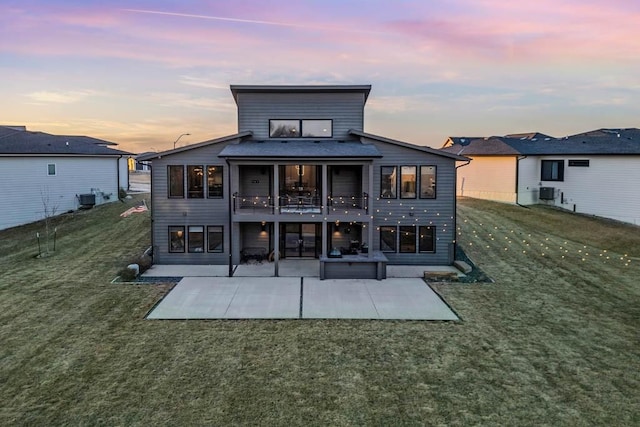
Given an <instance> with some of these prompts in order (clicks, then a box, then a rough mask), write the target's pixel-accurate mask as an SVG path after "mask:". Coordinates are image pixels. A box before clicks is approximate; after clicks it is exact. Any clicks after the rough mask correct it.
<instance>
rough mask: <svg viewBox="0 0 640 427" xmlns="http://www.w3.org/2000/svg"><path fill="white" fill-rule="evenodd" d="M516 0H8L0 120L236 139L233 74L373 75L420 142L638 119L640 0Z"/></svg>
mask: <svg viewBox="0 0 640 427" xmlns="http://www.w3.org/2000/svg"><path fill="white" fill-rule="evenodd" d="M511 3H513V4H511ZM520 3H521V2H504V1H502V0H473V1H471V0H449V1H445V0H435V1H429V2H424V1H363V0H356V1H328V0H324V1H299V2H291V1H286V2H285V1H279V0H275V1H269V2H263V1H248V0H245V1H140V0H131V1H106V2H105V1H100V2H98V1H56V0H50V1H43V0H40V1H34V0H20V1H14V0H8V1H6V0H5V1H3V2H2V4H1V5H0V79H2V81H3V102H2V104H1V105H0V124H22V125H27V127H28V129H30V130H42V131H46V132H51V133H58V134H86V135H90V136H94V137H98V138H104V139H107V140H110V141H114V142H117V143H119V144H120V148H122V149H125V150H130V151H134V152H142V151H147V150H150V149H155V150H164V149H168V148H170V147H171V146H172V144H173V141H174V140H175V139H176V138H177V137H178V135H180V134H182V133H187V132H188V133H191V135H190V136H189V137H183V138H182V139H181V142H180V143H181V144H182V143H183V142H184V143H194V142H199V141H203V140H207V139H211V138H214V137H219V136H222V135H226V134H231V133H234V132H235V131H236V110H235V104H234V102H233V98H232V97H231V94H230V92H229V85H230V84H371V85H373V89H372V92H371V96H370V98H369V102H368V104H367V108H366V115H365V130H366V131H368V132H371V133H377V134H381V135H384V136H387V137H391V138H396V139H401V140H404V141H407V142H412V143H415V144H420V145H429V146H433V147H437V146H440V145H441V144H442V143H443V142H444V139H445V138H446V137H447V136H449V135H457V136H463V135H464V136H485V135H496V134H506V133H515V132H527V131H540V132H544V133H548V134H551V135H554V136H562V135H566V134H571V133H576V132H580V131H586V130H591V129H596V128H600V127H636V126H638V117H639V114H638V113H639V112H640V107H638V102H637V99H638V98H639V95H640V29H639V26H638V25H637V23H638V22H640V2H630V1H626V0H609V1H602V0H597V1H596V0H583V1H578V0H565V1H562V2H558V1H557V0H538V1H536V2H522V3H527V4H520Z"/></svg>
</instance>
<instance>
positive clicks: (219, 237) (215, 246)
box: [207, 225, 224, 253]
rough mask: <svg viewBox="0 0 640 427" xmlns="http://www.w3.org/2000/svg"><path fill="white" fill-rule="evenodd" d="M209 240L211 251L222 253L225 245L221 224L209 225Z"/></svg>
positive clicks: (208, 248) (208, 247)
mask: <svg viewBox="0 0 640 427" xmlns="http://www.w3.org/2000/svg"><path fill="white" fill-rule="evenodd" d="M207 235H208V236H207V239H208V240H207V241H208V242H209V245H208V246H207V250H208V251H209V252H218V253H221V252H223V250H224V246H223V241H224V240H223V238H224V234H223V229H222V226H220V225H210V226H208V227H207Z"/></svg>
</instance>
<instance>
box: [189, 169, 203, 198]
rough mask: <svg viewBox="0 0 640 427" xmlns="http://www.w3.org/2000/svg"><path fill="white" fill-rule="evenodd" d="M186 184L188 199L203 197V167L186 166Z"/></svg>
mask: <svg viewBox="0 0 640 427" xmlns="http://www.w3.org/2000/svg"><path fill="white" fill-rule="evenodd" d="M187 185H188V193H187V197H188V198H189V199H203V198H204V168H203V167H202V166H201V165H198V166H187Z"/></svg>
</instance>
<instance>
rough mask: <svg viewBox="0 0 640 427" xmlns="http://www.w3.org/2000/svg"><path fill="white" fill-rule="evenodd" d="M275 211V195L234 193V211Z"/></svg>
mask: <svg viewBox="0 0 640 427" xmlns="http://www.w3.org/2000/svg"><path fill="white" fill-rule="evenodd" d="M265 211H266V212H267V213H273V197H271V196H248V195H240V194H238V193H234V194H233V212H234V213H256V212H263V213H264V212H265Z"/></svg>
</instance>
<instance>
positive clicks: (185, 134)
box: [173, 133, 191, 150]
mask: <svg viewBox="0 0 640 427" xmlns="http://www.w3.org/2000/svg"><path fill="white" fill-rule="evenodd" d="M189 135H191V134H190V133H183V134H182V135H180V136H179V137H178V139H176V140H175V141H173V149H174V150H175V149H176V144H177V143H178V141H180V138H182V137H183V136H189Z"/></svg>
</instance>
